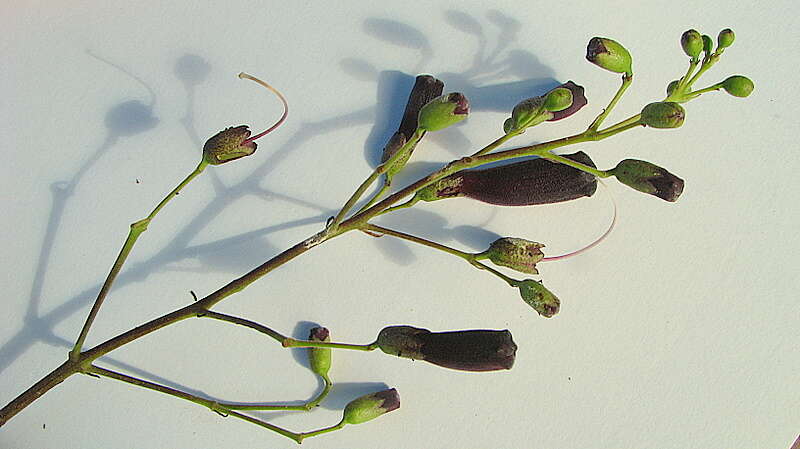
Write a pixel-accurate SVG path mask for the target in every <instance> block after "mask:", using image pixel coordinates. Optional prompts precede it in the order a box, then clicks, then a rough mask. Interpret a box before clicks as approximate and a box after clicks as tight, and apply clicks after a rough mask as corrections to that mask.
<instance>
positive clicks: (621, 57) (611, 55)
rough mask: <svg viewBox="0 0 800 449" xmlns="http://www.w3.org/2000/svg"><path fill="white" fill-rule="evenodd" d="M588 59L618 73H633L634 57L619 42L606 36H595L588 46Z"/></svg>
mask: <svg viewBox="0 0 800 449" xmlns="http://www.w3.org/2000/svg"><path fill="white" fill-rule="evenodd" d="M586 59H587V60H589V62H591V63H592V64H594V65H596V66H598V67H600V68H603V69H606V70H610V71H612V72H616V73H627V74H632V73H633V69H632V68H631V64H632V58H631V54H630V53H628V50H626V49H625V47H623V46H622V45H620V44H619V43H618V42H616V41H613V40H611V39H607V38H604V37H593V38H592V39H591V40H590V41H589V45H588V46H587V47H586Z"/></svg>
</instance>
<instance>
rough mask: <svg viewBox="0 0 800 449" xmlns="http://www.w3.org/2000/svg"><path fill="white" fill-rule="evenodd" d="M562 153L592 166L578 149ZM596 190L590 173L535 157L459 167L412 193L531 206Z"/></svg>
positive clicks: (427, 197)
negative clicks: (477, 167) (474, 167)
mask: <svg viewBox="0 0 800 449" xmlns="http://www.w3.org/2000/svg"><path fill="white" fill-rule="evenodd" d="M564 157H566V158H568V159H572V160H573V161H575V162H580V163H581V164H584V165H588V166H590V167H595V165H594V162H593V161H592V159H591V158H590V157H589V155H587V154H586V153H584V152H582V151H579V152H577V153H574V154H569V155H565V156H564ZM596 190H597V180H596V179H595V177H594V176H593V175H591V174H589V173H586V172H583V171H580V170H578V169H576V168H572V167H569V166H567V165H564V164H559V163H557V162H550V161H548V160H546V159H541V158H539V159H528V160H525V161H522V162H516V163H513V164H508V165H502V166H499V167H493V168H487V169H482V170H465V171H461V172H458V173H455V174H453V175H451V176H448V177H447V178H443V179H441V180H439V181H437V182H436V183H434V184H431V185H430V186H428V187H426V188H424V189H422V190H420V191H419V192H417V195H416V196H417V198H418V199H420V200H423V201H435V200H440V199H444V198H452V197H457V196H466V197H469V198H472V199H475V200H478V201H481V202H484V203H489V204H497V205H500V206H531V205H536V204H552V203H560V202H563V201H570V200H574V199H577V198H581V197H584V196H592V195H593V194H594V192H595V191H596Z"/></svg>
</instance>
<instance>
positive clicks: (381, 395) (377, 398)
mask: <svg viewBox="0 0 800 449" xmlns="http://www.w3.org/2000/svg"><path fill="white" fill-rule="evenodd" d="M398 408H400V395H399V394H397V390H396V389H394V388H392V389H389V390H383V391H378V392H377V393H370V394H367V395H364V396H361V397H360V398H358V399H354V400H352V401H350V403H349V404H347V405H346V406H345V408H344V416H343V417H342V422H344V423H345V424H361V423H363V422H367V421H370V420H372V419H375V418H377V417H379V416H381V415H383V414H386V413H389V412H391V411H392V410H397V409H398Z"/></svg>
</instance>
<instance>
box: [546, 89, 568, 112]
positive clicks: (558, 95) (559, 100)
mask: <svg viewBox="0 0 800 449" xmlns="http://www.w3.org/2000/svg"><path fill="white" fill-rule="evenodd" d="M570 106H572V91H571V90H569V89H567V88H566V87H557V88H555V89H553V90H551V91H550V92H548V93H547V95H546V96H545V97H544V109H545V110H547V111H550V112H558V111H563V110H564V109H567V108H568V107H570Z"/></svg>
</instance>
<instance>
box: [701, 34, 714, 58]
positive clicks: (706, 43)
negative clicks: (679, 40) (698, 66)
mask: <svg viewBox="0 0 800 449" xmlns="http://www.w3.org/2000/svg"><path fill="white" fill-rule="evenodd" d="M712 51H714V41H713V40H712V39H711V36H709V35H707V34H704V35H703V52H704V53H705V54H706V56H708V55H710V54H711V52H712Z"/></svg>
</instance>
